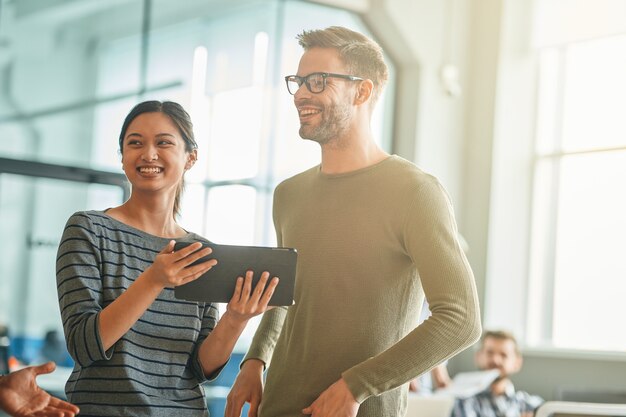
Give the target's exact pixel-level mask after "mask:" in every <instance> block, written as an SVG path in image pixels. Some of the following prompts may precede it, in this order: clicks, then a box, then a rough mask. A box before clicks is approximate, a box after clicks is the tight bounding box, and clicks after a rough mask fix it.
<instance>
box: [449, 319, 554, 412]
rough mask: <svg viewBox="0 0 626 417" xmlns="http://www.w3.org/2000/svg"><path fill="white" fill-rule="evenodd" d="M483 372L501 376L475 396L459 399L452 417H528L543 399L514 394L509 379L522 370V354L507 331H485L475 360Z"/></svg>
mask: <svg viewBox="0 0 626 417" xmlns="http://www.w3.org/2000/svg"><path fill="white" fill-rule="evenodd" d="M475 361H476V365H477V366H478V368H480V369H481V370H483V371H486V370H491V369H498V370H499V371H500V376H499V377H498V378H496V380H495V381H494V382H493V383H492V384H491V386H490V387H489V388H488V389H486V390H484V391H482V392H479V393H478V394H476V395H474V396H472V397H469V398H465V399H458V400H457V401H456V403H455V405H454V410H453V411H452V417H477V416H481V417H530V416H532V415H533V413H534V412H535V410H536V409H537V408H538V407H539V406H540V405H541V404H542V403H543V399H542V398H541V397H538V396H536V395H530V394H528V393H526V392H524V391H515V387H514V386H513V382H511V380H510V379H509V377H510V376H511V375H513V374H515V373H517V372H519V371H520V369H522V363H523V359H522V354H521V352H520V350H519V347H518V345H517V341H516V340H515V337H514V336H513V334H511V333H509V332H506V331H486V332H485V333H484V334H483V337H482V338H481V342H480V348H479V349H478V351H477V352H476V356H475Z"/></svg>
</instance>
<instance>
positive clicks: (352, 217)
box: [244, 156, 481, 417]
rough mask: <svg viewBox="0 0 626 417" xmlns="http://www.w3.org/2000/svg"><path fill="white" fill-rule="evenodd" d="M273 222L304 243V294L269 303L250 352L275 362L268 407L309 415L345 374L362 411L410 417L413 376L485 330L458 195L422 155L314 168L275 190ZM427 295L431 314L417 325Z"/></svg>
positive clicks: (292, 242)
mask: <svg viewBox="0 0 626 417" xmlns="http://www.w3.org/2000/svg"><path fill="white" fill-rule="evenodd" d="M274 224H275V227H276V232H277V236H278V243H279V245H282V246H287V247H294V248H297V250H298V268H297V279H296V288H295V291H296V292H295V302H296V304H295V305H294V306H291V307H289V308H280V309H274V310H271V311H269V312H267V313H265V315H264V317H263V319H262V322H261V324H260V326H259V329H258V331H257V332H256V335H255V337H254V340H253V342H252V345H251V347H250V350H249V352H248V354H247V356H246V358H245V359H244V360H246V359H250V358H258V359H261V360H262V361H264V362H265V363H266V364H267V365H269V368H268V374H267V381H266V387H265V391H264V394H263V401H262V403H261V414H260V416H261V417H292V416H294V417H295V416H302V414H301V410H302V409H303V408H305V407H307V406H309V405H310V404H311V403H312V402H313V401H314V400H315V399H316V398H317V397H318V396H319V395H320V393H322V392H323V391H324V390H325V389H326V388H328V387H329V386H330V385H331V384H332V383H334V382H335V381H337V380H338V379H339V378H342V377H343V379H344V380H345V381H346V382H347V384H348V387H349V388H350V391H351V392H352V394H353V395H354V396H355V398H356V399H357V401H358V402H360V403H361V406H360V409H359V413H358V416H359V417H366V416H367V417H385V416H389V417H397V416H403V415H404V413H405V409H406V392H407V388H406V385H404V384H405V383H406V382H408V381H410V380H411V379H412V378H415V377H417V376H418V375H420V374H422V373H424V372H426V371H428V370H429V369H431V368H433V367H434V366H435V365H437V364H438V363H440V362H442V361H443V360H445V359H447V358H449V357H451V356H452V355H454V354H456V353H458V352H460V351H461V350H463V349H465V348H467V347H468V346H470V345H471V344H473V343H474V342H475V341H476V340H477V339H478V338H479V336H480V332H481V326H480V319H479V317H480V314H479V306H478V298H477V295H476V288H475V283H474V278H473V275H472V271H471V269H470V266H469V264H468V262H467V260H466V258H465V255H464V254H463V251H462V249H461V247H460V246H459V242H458V240H457V231H456V224H455V220H454V216H453V213H452V207H451V205H450V202H449V199H448V197H447V195H446V193H445V191H444V190H443V188H442V187H441V185H440V184H439V182H438V181H437V179H436V178H434V177H433V176H430V175H428V174H425V173H424V172H422V171H421V170H420V169H418V168H417V167H416V166H415V165H413V164H412V163H410V162H408V161H406V160H404V159H402V158H400V157H398V156H390V157H389V158H387V159H385V160H384V161H382V162H380V163H378V164H375V165H372V166H370V167H367V168H363V169H360V170H357V171H353V172H350V173H345V174H339V175H327V174H324V173H322V172H321V171H320V167H319V166H317V167H314V168H312V169H309V170H308V171H305V172H303V173H301V174H299V175H296V176H294V177H292V178H290V179H288V180H286V181H284V182H283V183H281V184H280V185H279V186H278V187H277V188H276V191H275V194H274ZM424 296H426V298H427V299H428V303H429V305H430V309H431V311H432V316H431V317H430V318H429V319H427V320H426V321H425V322H424V323H423V324H421V325H420V326H418V327H416V325H417V321H418V319H419V316H420V309H421V306H422V304H423V301H424ZM270 361H271V364H270Z"/></svg>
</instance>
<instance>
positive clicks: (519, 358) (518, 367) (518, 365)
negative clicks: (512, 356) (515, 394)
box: [515, 353, 524, 372]
mask: <svg viewBox="0 0 626 417" xmlns="http://www.w3.org/2000/svg"><path fill="white" fill-rule="evenodd" d="M522 365H524V358H523V357H522V355H521V354H519V353H518V354H517V358H516V360H515V372H519V371H520V370H521V369H522Z"/></svg>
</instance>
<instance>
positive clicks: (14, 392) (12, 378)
mask: <svg viewBox="0 0 626 417" xmlns="http://www.w3.org/2000/svg"><path fill="white" fill-rule="evenodd" d="M54 368H55V365H54V362H48V363H45V364H43V365H39V366H29V367H27V368H24V369H21V370H19V371H15V372H13V373H11V374H9V375H6V376H3V377H2V379H0V408H2V409H4V410H5V411H6V412H7V413H9V414H10V415H12V416H15V417H28V416H37V417H49V416H50V417H51V416H55V417H74V416H75V415H76V414H78V407H76V406H75V405H73V404H70V403H67V402H65V401H62V400H60V399H58V398H55V397H53V396H51V395H50V394H48V393H47V392H46V391H44V390H42V389H41V388H39V386H37V382H36V381H35V377H36V376H37V375H41V374H49V373H51V372H52V371H54Z"/></svg>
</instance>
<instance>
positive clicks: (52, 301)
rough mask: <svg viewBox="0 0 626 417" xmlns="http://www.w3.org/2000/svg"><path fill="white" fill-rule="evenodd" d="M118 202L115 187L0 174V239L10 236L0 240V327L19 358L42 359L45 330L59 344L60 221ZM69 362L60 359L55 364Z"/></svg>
mask: <svg viewBox="0 0 626 417" xmlns="http://www.w3.org/2000/svg"><path fill="white" fill-rule="evenodd" d="M122 199H123V190H122V189H121V188H119V187H116V186H110V185H96V184H83V183H75V182H68V181H61V180H51V179H44V178H32V177H24V176H20V175H11V174H1V175H0V218H1V219H2V222H1V223H0V236H5V237H10V239H2V240H0V252H1V253H3V256H2V257H1V258H0V288H2V291H0V322H4V323H8V325H9V328H10V330H11V334H12V336H13V343H12V348H13V353H14V354H15V355H16V356H17V357H18V358H19V359H21V360H24V361H25V362H27V363H28V362H30V361H33V360H35V361H41V360H42V359H44V358H42V357H41V351H40V348H41V346H42V343H43V338H44V335H45V334H46V332H48V331H57V332H58V333H57V335H58V336H59V337H60V340H61V341H63V330H62V326H61V318H60V315H59V306H58V302H57V293H56V277H55V262H56V251H57V247H58V244H59V239H60V237H61V233H62V232H63V228H64V226H65V222H66V221H67V219H68V218H69V216H70V215H71V214H72V213H74V212H75V211H79V210H85V209H92V208H94V207H97V208H99V209H104V208H107V207H112V206H117V205H119V204H120V203H121V202H122ZM62 346H65V344H64V342H63V345H62ZM62 354H63V355H65V351H64V349H63V351H62ZM50 359H53V358H50ZM68 361H69V358H68V357H66V356H64V357H63V358H62V361H61V362H59V365H64V364H65V365H67V364H68Z"/></svg>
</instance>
